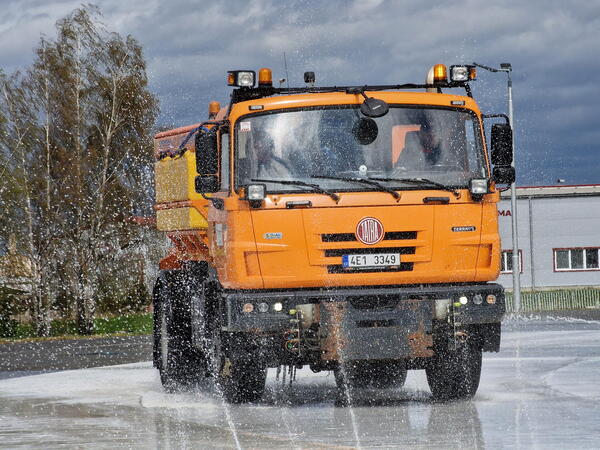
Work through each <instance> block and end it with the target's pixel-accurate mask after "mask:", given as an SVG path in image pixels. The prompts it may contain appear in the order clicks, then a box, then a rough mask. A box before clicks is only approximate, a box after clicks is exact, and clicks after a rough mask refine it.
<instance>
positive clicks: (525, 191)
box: [502, 184, 600, 199]
mask: <svg viewBox="0 0 600 450" xmlns="http://www.w3.org/2000/svg"><path fill="white" fill-rule="evenodd" d="M587 196H600V184H580V185H559V186H517V198H528V197H587ZM502 198H503V199H504V198H510V189H508V190H506V191H504V192H503V193H502Z"/></svg>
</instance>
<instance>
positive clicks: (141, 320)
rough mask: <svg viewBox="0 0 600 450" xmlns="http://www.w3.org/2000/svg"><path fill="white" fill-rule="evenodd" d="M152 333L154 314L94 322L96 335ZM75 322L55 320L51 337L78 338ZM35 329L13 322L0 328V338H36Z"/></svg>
mask: <svg viewBox="0 0 600 450" xmlns="http://www.w3.org/2000/svg"><path fill="white" fill-rule="evenodd" d="M150 333H152V314H150V313H145V314H128V315H125V316H116V317H99V318H96V319H95V320H94V335H107V334H150ZM78 335H79V333H78V332H77V323H76V322H75V320H64V319H59V320H53V321H52V323H51V324H50V337H63V336H78ZM35 337H37V336H36V333H35V327H34V325H33V324H31V323H26V324H22V323H17V322H13V323H11V324H10V326H8V324H5V326H3V327H2V328H0V338H4V339H10V340H13V339H30V338H35Z"/></svg>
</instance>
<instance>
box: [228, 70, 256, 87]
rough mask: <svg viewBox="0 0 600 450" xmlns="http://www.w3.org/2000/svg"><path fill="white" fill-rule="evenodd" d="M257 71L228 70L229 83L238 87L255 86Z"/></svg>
mask: <svg viewBox="0 0 600 450" xmlns="http://www.w3.org/2000/svg"><path fill="white" fill-rule="evenodd" d="M255 80H256V72H254V70H231V71H229V72H227V85H228V86H236V87H250V88H251V87H254V83H255Z"/></svg>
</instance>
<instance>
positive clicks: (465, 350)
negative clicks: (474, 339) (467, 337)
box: [425, 342, 482, 401]
mask: <svg viewBox="0 0 600 450" xmlns="http://www.w3.org/2000/svg"><path fill="white" fill-rule="evenodd" d="M481 357H482V353H481V347H480V346H478V345H475V344H473V343H469V342H467V343H464V344H462V345H461V346H460V347H458V348H457V349H456V350H454V351H451V350H447V349H446V350H443V351H439V352H438V353H437V354H436V356H434V357H433V358H432V359H431V361H430V362H429V364H428V365H427V366H426V368H425V374H426V375H427V383H428V384H429V388H430V389H431V393H432V394H433V398H434V399H435V400H439V401H446V400H464V399H469V398H472V397H473V396H474V395H475V393H476V392H477V388H478V387H479V379H480V377H481Z"/></svg>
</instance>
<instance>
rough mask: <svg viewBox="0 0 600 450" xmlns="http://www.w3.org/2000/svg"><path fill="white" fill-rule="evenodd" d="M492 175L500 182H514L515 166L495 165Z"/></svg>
mask: <svg viewBox="0 0 600 450" xmlns="http://www.w3.org/2000/svg"><path fill="white" fill-rule="evenodd" d="M492 176H493V178H494V181H495V182H496V183H498V184H513V183H514V181H515V168H514V167H512V166H497V167H494V170H493V172H492Z"/></svg>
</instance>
